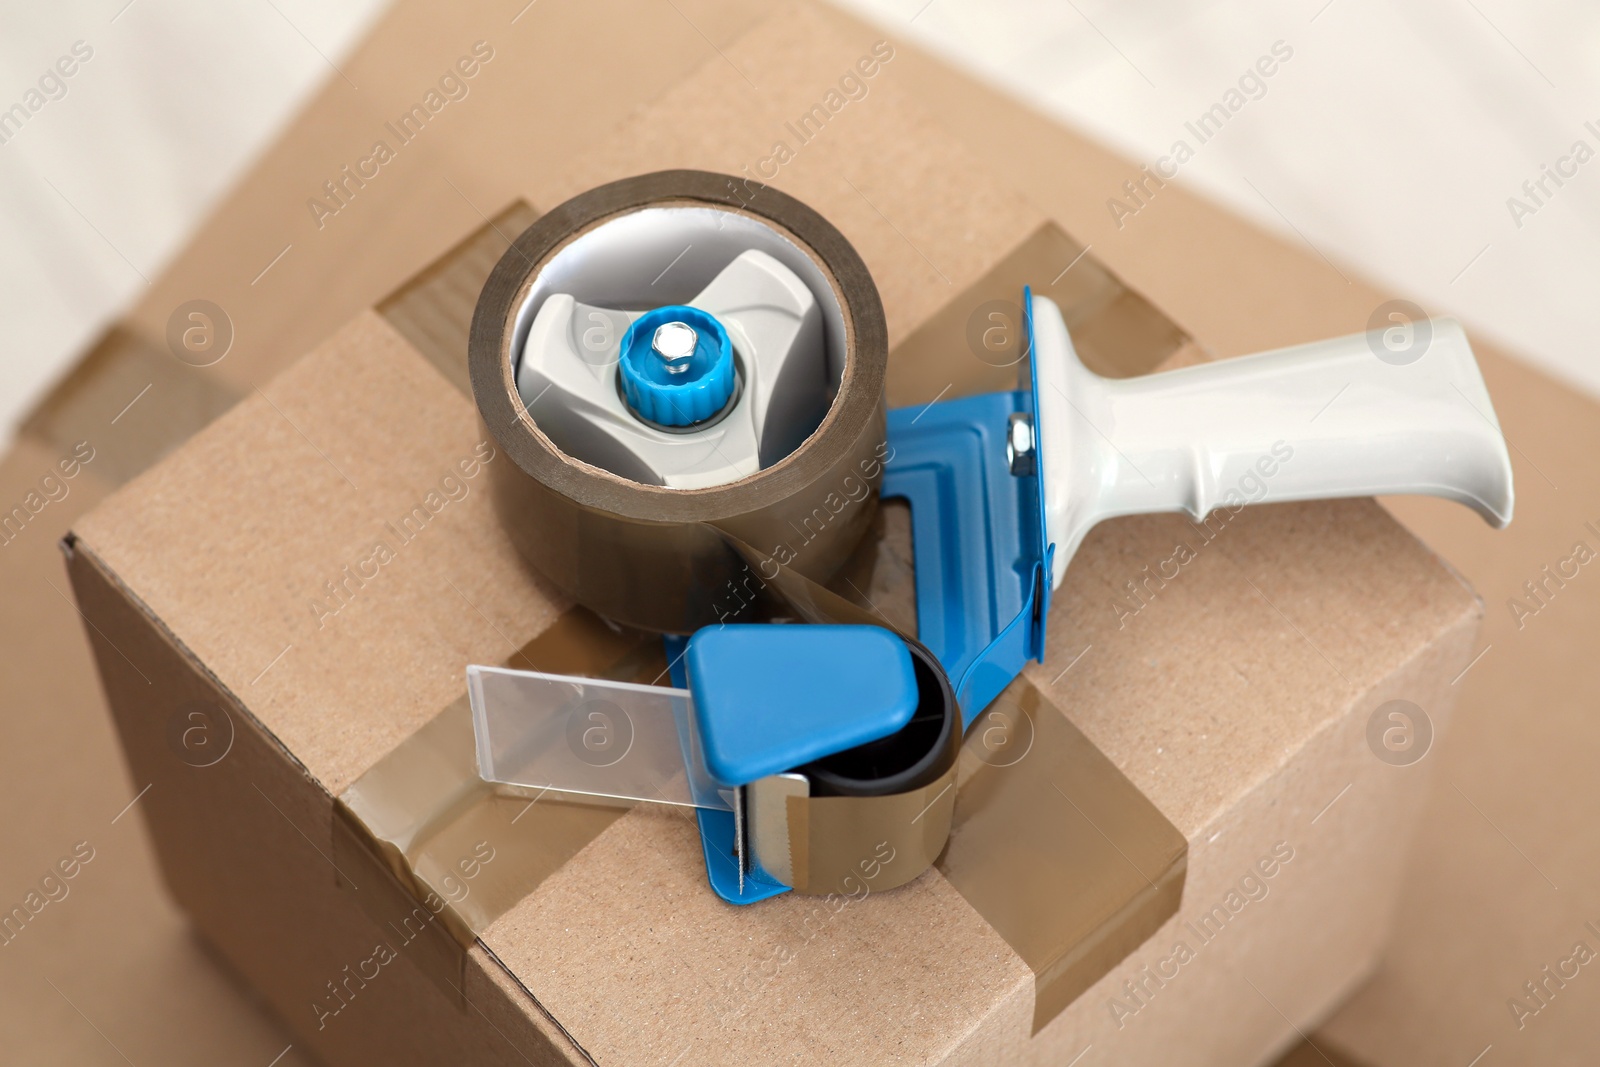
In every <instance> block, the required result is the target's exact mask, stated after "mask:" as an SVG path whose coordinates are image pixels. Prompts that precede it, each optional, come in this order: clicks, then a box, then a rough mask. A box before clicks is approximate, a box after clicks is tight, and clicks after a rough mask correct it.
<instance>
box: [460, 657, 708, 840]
mask: <svg viewBox="0 0 1600 1067" xmlns="http://www.w3.org/2000/svg"><path fill="white" fill-rule="evenodd" d="M467 693H468V697H469V699H470V700H471V703H472V730H473V734H474V736H475V737H476V739H477V747H478V773H479V774H480V775H481V776H482V777H483V778H484V780H485V781H489V782H494V783H497V784H500V785H504V786H508V787H512V788H514V789H516V790H517V791H518V792H524V791H526V792H527V793H528V794H529V795H540V794H543V793H547V792H548V793H553V794H558V795H553V796H549V797H547V798H546V799H549V800H559V799H561V796H560V795H559V794H570V799H574V800H576V799H579V798H600V799H604V800H610V801H645V802H647V803H655V804H676V805H679V806H681V807H690V808H706V809H709V810H712V811H731V810H732V803H731V801H732V797H733V791H732V790H731V789H725V788H721V787H719V786H718V785H717V783H716V782H715V781H714V780H712V778H711V776H710V774H709V773H708V772H707V771H706V768H705V764H704V762H703V759H702V757H701V754H700V753H701V748H700V743H699V739H698V737H697V734H696V729H695V721H694V704H693V699H692V698H691V696H690V695H689V691H688V690H687V689H667V688H663V687H661V686H655V685H633V684H630V683H627V682H611V681H604V680H601V679H597V678H577V677H572V676H568V675H561V674H540V673H538V672H536V671H515V670H508V669H506V668H503V667H477V666H472V667H468V668H467Z"/></svg>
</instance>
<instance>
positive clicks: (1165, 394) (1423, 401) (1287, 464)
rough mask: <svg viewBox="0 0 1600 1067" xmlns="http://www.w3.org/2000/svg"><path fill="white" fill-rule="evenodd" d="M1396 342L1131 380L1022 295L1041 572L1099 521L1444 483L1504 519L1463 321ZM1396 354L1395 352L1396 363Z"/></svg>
mask: <svg viewBox="0 0 1600 1067" xmlns="http://www.w3.org/2000/svg"><path fill="white" fill-rule="evenodd" d="M1414 325H1415V328H1416V329H1417V330H1418V331H1419V332H1418V334H1417V335H1416V336H1417V338H1421V337H1422V336H1423V334H1422V333H1421V331H1422V330H1427V331H1429V334H1428V336H1427V340H1426V341H1425V342H1424V341H1422V340H1414V343H1413V345H1412V348H1411V350H1409V351H1406V352H1404V353H1403V354H1401V355H1400V356H1398V357H1397V356H1390V359H1388V360H1386V359H1381V358H1379V356H1378V354H1377V353H1380V352H1384V353H1388V352H1389V351H1390V350H1389V349H1386V348H1385V347H1384V344H1383V341H1384V338H1383V336H1382V335H1381V334H1376V333H1375V334H1371V335H1369V334H1355V335H1353V336H1350V337H1341V338H1337V339H1334V340H1330V341H1317V342H1313V343H1311V344H1306V345H1297V346H1295V347H1293V348H1281V349H1278V350H1276V351H1272V352H1263V353H1261V354H1259V355H1254V356H1245V357H1243V358H1240V359H1229V360H1221V361H1218V362H1216V363H1209V364H1205V365H1201V366H1195V367H1184V368H1181V369H1179V370H1173V371H1165V372H1162V373H1159V374H1150V375H1145V376H1144V377H1139V378H1128V379H1120V380H1118V379H1110V378H1102V377H1100V376H1099V375H1097V374H1095V373H1094V372H1092V371H1090V370H1089V369H1088V368H1086V367H1085V366H1084V365H1083V364H1082V363H1081V362H1079V360H1078V357H1077V353H1076V352H1075V351H1074V350H1073V347H1072V339H1071V337H1070V336H1069V335H1068V333H1067V327H1066V324H1065V322H1063V320H1062V318H1061V310H1060V308H1058V307H1057V306H1056V305H1055V303H1054V302H1053V301H1051V300H1049V299H1048V298H1046V297H1039V296H1035V297H1034V298H1033V331H1034V333H1033V353H1034V359H1035V361H1036V367H1037V371H1038V375H1039V411H1038V413H1037V422H1038V426H1037V429H1036V434H1037V437H1038V448H1039V453H1040V458H1041V460H1042V463H1043V469H1044V477H1045V521H1046V525H1047V528H1048V533H1049V537H1050V540H1051V541H1052V542H1053V543H1054V544H1055V546H1056V555H1055V566H1054V570H1053V574H1052V581H1053V583H1054V584H1055V585H1057V586H1059V585H1060V584H1061V578H1062V575H1063V574H1064V573H1065V571H1066V567H1067V563H1068V561H1070V560H1071V558H1072V555H1073V553H1074V552H1075V551H1076V550H1077V548H1078V545H1079V544H1080V543H1081V542H1082V541H1083V538H1084V536H1085V535H1086V534H1087V533H1088V532H1089V530H1090V529H1091V528H1093V527H1094V525H1095V524H1096V523H1098V522H1099V521H1100V520H1101V519H1108V518H1112V517H1113V516H1117V515H1135V514H1145V513H1150V512H1162V511H1184V512H1187V513H1188V514H1189V515H1190V517H1192V518H1193V519H1194V520H1195V521H1197V522H1198V521H1202V520H1203V519H1204V518H1205V517H1206V516H1207V515H1208V514H1210V513H1211V512H1212V511H1213V510H1215V509H1216V508H1218V507H1230V508H1236V507H1240V506H1243V505H1245V504H1258V503H1264V502H1280V501H1290V500H1320V499H1329V498H1334V497H1351V496H1374V495H1378V494H1421V495H1426V496H1438V497H1444V498H1445V499H1448V500H1454V501H1457V502H1459V503H1462V504H1466V505H1467V506H1468V507H1471V508H1473V509H1474V510H1476V511H1477V512H1478V513H1479V514H1481V515H1482V516H1483V517H1484V518H1485V519H1487V520H1488V521H1489V522H1490V523H1492V524H1494V525H1495V526H1504V525H1505V524H1506V523H1508V522H1510V521H1511V510H1512V485H1511V457H1510V456H1509V455H1508V454H1507V452H1506V444H1505V438H1504V437H1503V436H1502V435H1501V433H1500V424H1499V422H1498V420H1497V419H1496V418H1495V413H1494V408H1493V406H1492V405H1491V404H1490V402H1489V393H1488V390H1487V389H1486V388H1485V387H1484V384H1483V376H1482V375H1481V374H1480V373H1479V371H1478V364H1477V361H1476V360H1475V359H1474V358H1473V355H1472V348H1471V346H1470V345H1468V343H1467V337H1466V333H1465V332H1464V331H1463V330H1462V329H1461V326H1460V324H1459V323H1457V322H1455V321H1454V320H1453V319H1433V320H1431V321H1428V322H1425V323H1421V324H1414ZM1391 360H1392V361H1391Z"/></svg>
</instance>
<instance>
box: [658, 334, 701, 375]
mask: <svg viewBox="0 0 1600 1067" xmlns="http://www.w3.org/2000/svg"><path fill="white" fill-rule="evenodd" d="M699 343H700V335H699V334H697V333H695V332H694V327H693V326H690V325H689V324H688V323H687V322H666V323H662V324H661V325H660V326H657V327H656V332H655V336H653V337H652V338H651V339H650V348H651V350H652V351H654V352H655V354H656V355H658V356H660V357H661V362H662V363H664V364H666V368H667V373H668V374H682V373H683V372H684V371H686V370H688V369H689V362H690V360H692V359H693V358H694V350H695V346H696V345H697V344H699Z"/></svg>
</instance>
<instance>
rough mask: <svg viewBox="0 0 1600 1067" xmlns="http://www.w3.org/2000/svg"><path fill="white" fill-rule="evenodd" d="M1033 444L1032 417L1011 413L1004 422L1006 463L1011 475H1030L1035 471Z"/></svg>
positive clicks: (1022, 413)
mask: <svg viewBox="0 0 1600 1067" xmlns="http://www.w3.org/2000/svg"><path fill="white" fill-rule="evenodd" d="M1033 443H1034V442H1033V417H1032V416H1030V415H1028V414H1027V413H1025V412H1021V411H1017V412H1013V413H1012V415H1011V417H1010V418H1009V419H1007V420H1006V463H1007V464H1008V465H1009V466H1010V468H1011V473H1012V474H1015V475H1019V476H1020V475H1024V474H1032V473H1033V472H1034V471H1035V469H1037V468H1036V464H1035V457H1034V454H1033Z"/></svg>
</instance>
